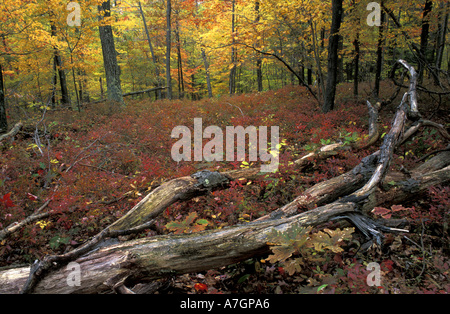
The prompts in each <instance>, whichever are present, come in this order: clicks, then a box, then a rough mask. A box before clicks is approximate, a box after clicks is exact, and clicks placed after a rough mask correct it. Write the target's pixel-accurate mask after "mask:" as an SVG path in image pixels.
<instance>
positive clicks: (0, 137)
mask: <svg viewBox="0 0 450 314" xmlns="http://www.w3.org/2000/svg"><path fill="white" fill-rule="evenodd" d="M22 127H23V124H22V122H18V123H16V125H15V126H14V127H13V128H12V129H11V131H9V132H8V133H6V134H3V135H0V142H1V141H3V140H4V139H6V138H9V137H13V136H14V135H16V134H17V133H19V131H20V129H21V128H22Z"/></svg>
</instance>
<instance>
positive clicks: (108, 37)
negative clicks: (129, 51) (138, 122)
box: [98, 0, 123, 105]
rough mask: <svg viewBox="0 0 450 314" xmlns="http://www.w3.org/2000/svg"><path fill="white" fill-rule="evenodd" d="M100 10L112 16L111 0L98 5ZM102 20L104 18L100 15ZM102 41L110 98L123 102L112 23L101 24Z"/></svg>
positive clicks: (119, 102) (104, 14) (108, 95)
mask: <svg viewBox="0 0 450 314" xmlns="http://www.w3.org/2000/svg"><path fill="white" fill-rule="evenodd" d="M98 10H99V12H102V11H103V16H104V17H110V16H111V3H110V0H108V1H105V2H103V3H102V5H100V6H98ZM100 20H103V18H102V17H100ZM99 33H100V41H101V44H102V52H103V64H104V67H105V74H106V87H107V91H106V92H107V97H108V100H110V101H113V102H116V103H118V104H120V105H122V104H123V97H122V87H121V83H120V68H119V65H118V64H117V52H116V48H115V45H114V35H113V31H112V27H111V25H102V26H99Z"/></svg>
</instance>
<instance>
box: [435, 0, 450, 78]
mask: <svg viewBox="0 0 450 314" xmlns="http://www.w3.org/2000/svg"><path fill="white" fill-rule="evenodd" d="M444 5H447V6H449V4H448V3H447V4H444V3H442V4H441V8H444ZM447 12H448V11H447ZM448 16H449V13H444V15H443V16H440V19H439V21H438V32H437V45H436V46H437V47H436V48H437V49H436V68H437V69H438V70H440V69H441V66H442V59H443V56H444V50H445V39H446V36H447V29H448Z"/></svg>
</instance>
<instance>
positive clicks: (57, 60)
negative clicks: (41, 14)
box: [50, 23, 70, 106]
mask: <svg viewBox="0 0 450 314" xmlns="http://www.w3.org/2000/svg"><path fill="white" fill-rule="evenodd" d="M50 28H51V31H52V36H56V26H55V25H54V24H53V23H52V24H51V25H50ZM53 53H54V57H53V62H54V64H55V65H56V68H57V69H58V74H59V84H60V86H61V103H62V104H63V105H67V106H68V105H70V96H69V92H68V89H67V79H66V72H65V71H64V69H63V68H62V60H61V56H60V54H59V51H58V48H56V47H53Z"/></svg>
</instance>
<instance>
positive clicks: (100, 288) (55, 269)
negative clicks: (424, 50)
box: [0, 61, 450, 293]
mask: <svg viewBox="0 0 450 314" xmlns="http://www.w3.org/2000/svg"><path fill="white" fill-rule="evenodd" d="M400 63H401V64H402V65H403V66H404V67H405V68H407V69H408V70H409V71H410V73H411V86H410V90H409V92H408V93H406V94H405V96H404V97H403V100H402V103H401V105H400V106H399V108H398V111H397V113H396V116H395V119H394V121H393V124H392V128H391V130H390V132H389V134H387V135H386V136H385V138H384V141H383V145H382V146H381V148H380V150H379V151H377V152H375V153H373V154H372V155H370V156H368V157H366V158H364V159H363V160H362V161H361V163H360V164H359V165H358V166H357V167H355V168H354V169H353V170H352V171H350V172H348V173H346V174H344V175H342V176H339V177H337V178H334V179H331V180H328V181H326V182H323V183H320V184H318V185H316V186H314V187H312V188H311V189H308V190H307V191H305V193H303V194H302V195H300V196H299V197H298V198H297V199H296V200H294V201H293V202H291V203H290V204H287V205H286V206H284V207H282V208H280V209H279V210H277V211H274V212H273V213H272V214H271V215H268V216H265V217H263V218H261V219H259V220H258V221H255V222H251V223H248V224H243V225H237V226H233V227H228V228H224V229H220V230H209V231H204V232H199V233H195V234H184V235H167V236H156V237H152V238H144V239H139V240H132V241H127V242H123V243H119V242H118V241H116V242H111V241H109V240H105V239H106V238H107V237H115V236H118V235H120V234H126V233H133V232H136V231H139V230H143V229H145V228H149V226H151V224H152V223H153V220H154V218H156V217H157V216H158V215H159V214H160V213H161V212H162V211H163V210H164V209H165V208H167V206H169V205H170V204H173V203H174V202H177V201H183V200H187V199H190V198H192V197H194V196H197V195H201V194H204V193H206V192H208V191H210V190H212V189H216V188H225V187H226V186H227V184H228V182H229V181H232V180H237V179H239V178H241V177H247V178H248V177H253V176H256V175H257V174H258V171H259V170H255V169H243V170H240V171H230V172H227V173H222V174H219V173H212V172H208V171H206V172H201V173H197V174H195V175H193V176H191V177H183V178H178V179H174V180H172V181H169V182H166V183H164V184H162V185H161V186H160V187H158V188H157V189H155V190H153V191H152V192H151V193H150V194H149V195H147V196H146V197H145V198H144V199H143V200H142V201H141V202H140V203H139V204H137V205H136V206H135V207H134V208H133V209H131V210H130V211H129V213H127V214H126V215H125V216H123V217H122V218H121V219H119V220H118V221H116V222H115V223H113V224H112V225H110V226H109V227H107V228H106V229H104V230H103V231H101V232H100V233H99V234H98V235H97V236H95V237H94V238H93V239H92V240H91V241H89V242H88V243H86V244H85V245H83V246H82V247H80V248H77V249H75V250H74V251H71V252H68V253H66V254H63V255H59V256H48V257H45V258H44V259H43V260H42V261H39V262H37V263H35V264H34V265H32V266H31V267H22V268H17V269H10V270H6V271H2V272H0V293H18V292H21V291H22V292H27V293H29V292H35V293H99V292H105V291H108V290H111V289H114V290H115V291H121V290H122V291H129V290H128V289H126V288H124V287H125V286H131V285H132V284H134V283H137V282H146V281H151V280H154V279H157V278H161V277H167V276H173V275H177V274H183V273H189V272H197V271H201V270H208V269H212V268H216V267H220V266H225V265H228V264H232V263H236V262H239V261H243V260H246V259H248V258H249V257H252V256H256V255H261V254H267V253H268V252H269V247H268V245H267V236H268V234H269V233H271V232H272V230H273V229H276V230H278V231H284V230H288V229H289V228H291V227H292V226H294V225H299V226H303V227H306V226H317V225H320V224H322V223H325V222H328V221H330V220H332V219H348V220H350V221H351V222H353V223H354V224H355V225H356V226H357V227H358V228H359V229H360V230H361V231H362V232H363V233H364V234H365V235H366V236H367V237H368V238H373V239H375V240H378V241H379V240H380V238H381V237H382V232H386V231H388V232H389V231H391V232H396V231H402V230H398V229H392V228H389V227H384V226H382V225H380V224H379V223H376V222H374V221H372V220H371V219H370V218H369V217H368V216H366V215H365V214H364V212H366V211H367V210H368V209H370V208H373V206H374V205H375V204H376V203H377V199H376V198H375V196H377V194H379V195H380V191H379V189H378V186H379V184H380V183H382V182H383V180H384V178H385V176H386V175H388V169H389V164H390V161H391V159H392V155H393V152H394V149H395V148H396V147H397V146H398V145H399V143H401V142H402V140H403V138H402V134H404V126H405V122H406V120H407V115H408V109H409V110H410V112H411V113H412V115H413V117H414V118H416V117H417V115H418V111H417V104H416V96H415V82H416V78H417V77H416V72H415V71H414V69H413V68H412V67H410V66H409V65H408V64H407V63H406V62H404V61H401V62H400ZM408 103H409V106H408ZM447 153H448V152H441V153H440V154H438V155H437V156H436V157H435V158H436V159H433V160H434V161H433V162H432V163H428V162H427V163H426V164H428V165H426V166H424V167H422V168H420V171H419V170H418V171H417V172H416V173H415V175H414V176H412V177H411V178H409V179H407V180H405V178H403V177H400V178H399V180H398V184H396V185H395V186H396V187H397V186H398V190H396V192H395V195H400V194H405V195H411V193H416V192H417V191H418V190H423V189H425V188H426V187H428V186H429V185H430V184H440V183H445V182H449V180H450V167H448V160H449V159H448V158H447V157H448V155H447ZM437 159H438V161H436V160H437ZM441 167H442V168H441ZM425 169H426V171H425ZM393 175H394V174H393ZM387 193H389V191H388V192H387ZM314 206H319V207H317V208H315V209H312V210H309V211H307V212H304V213H301V214H297V211H298V209H299V208H305V207H306V208H312V207H314ZM403 231H404V230H403ZM69 262H75V263H76V264H69ZM68 264H69V267H68V269H66V265H68ZM73 265H77V266H78V267H79V268H78V269H79V270H80V273H79V276H80V278H79V279H80V282H79V285H77V284H71V282H70V281H68V279H70V278H71V276H72V275H73V268H72V266H73Z"/></svg>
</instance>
